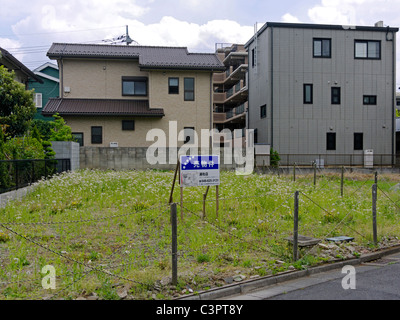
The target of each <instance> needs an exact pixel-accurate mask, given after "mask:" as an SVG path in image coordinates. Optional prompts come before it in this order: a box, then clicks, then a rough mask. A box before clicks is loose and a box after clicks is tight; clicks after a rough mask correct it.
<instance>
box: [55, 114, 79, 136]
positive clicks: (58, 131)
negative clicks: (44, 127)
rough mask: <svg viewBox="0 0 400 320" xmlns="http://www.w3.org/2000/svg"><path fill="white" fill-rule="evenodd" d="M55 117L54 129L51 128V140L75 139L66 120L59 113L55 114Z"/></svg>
mask: <svg viewBox="0 0 400 320" xmlns="http://www.w3.org/2000/svg"><path fill="white" fill-rule="evenodd" d="M53 117H54V129H51V135H50V139H49V140H50V141H74V140H75V139H74V137H73V135H72V130H71V127H70V126H67V124H66V123H65V120H64V119H63V118H62V117H60V116H59V115H58V114H55V115H53Z"/></svg>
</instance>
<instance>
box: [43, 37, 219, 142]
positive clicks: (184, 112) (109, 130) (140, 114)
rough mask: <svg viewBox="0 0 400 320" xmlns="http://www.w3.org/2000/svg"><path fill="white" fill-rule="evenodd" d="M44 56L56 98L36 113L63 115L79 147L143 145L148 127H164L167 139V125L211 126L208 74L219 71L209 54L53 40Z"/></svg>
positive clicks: (198, 130) (179, 129) (180, 128)
mask: <svg viewBox="0 0 400 320" xmlns="http://www.w3.org/2000/svg"><path fill="white" fill-rule="evenodd" d="M47 55H48V57H49V58H50V59H53V60H57V63H58V67H59V72H60V98H57V99H50V101H49V102H48V103H47V105H46V106H45V107H44V108H43V110H42V114H43V115H46V116H51V115H53V114H55V113H58V114H59V115H61V116H62V117H63V118H64V119H65V120H66V122H67V124H68V125H69V126H70V127H71V128H72V131H73V133H74V135H75V137H76V138H77V139H78V141H79V143H80V145H81V146H98V147H110V146H113V147H115V146H118V147H148V146H151V145H152V144H153V143H154V141H148V139H147V134H148V132H149V131H150V130H151V129H161V130H163V132H165V134H166V142H167V146H168V145H169V142H170V137H169V132H170V129H171V124H172V128H174V129H176V131H177V132H178V133H179V132H186V131H187V132H190V131H191V129H194V130H195V131H196V133H197V134H198V136H199V137H200V136H201V129H211V128H212V127H213V123H212V121H213V118H212V108H213V92H212V91H213V73H214V72H219V71H225V66H224V65H223V64H222V63H221V62H220V60H219V59H218V58H217V56H216V55H215V54H209V53H189V52H188V50H187V48H184V47H149V46H128V45H124V46H116V45H92V44H67V43H54V44H53V45H52V46H51V48H50V49H49V51H48V53H47ZM185 129H186V130H185ZM174 133H175V132H174ZM188 134H189V133H188ZM185 139H186V136H185ZM183 143H184V141H178V146H179V145H182V144H183Z"/></svg>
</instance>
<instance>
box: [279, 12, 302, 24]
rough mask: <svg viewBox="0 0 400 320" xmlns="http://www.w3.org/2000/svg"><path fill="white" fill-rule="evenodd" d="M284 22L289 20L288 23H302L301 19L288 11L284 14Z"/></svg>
mask: <svg viewBox="0 0 400 320" xmlns="http://www.w3.org/2000/svg"><path fill="white" fill-rule="evenodd" d="M282 22H287V23H300V20H299V19H298V18H297V17H295V16H293V15H291V14H290V13H286V14H284V15H283V16H282Z"/></svg>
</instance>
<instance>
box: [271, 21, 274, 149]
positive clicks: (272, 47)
mask: <svg viewBox="0 0 400 320" xmlns="http://www.w3.org/2000/svg"><path fill="white" fill-rule="evenodd" d="M273 146H274V27H272V26H271V149H272V148H273Z"/></svg>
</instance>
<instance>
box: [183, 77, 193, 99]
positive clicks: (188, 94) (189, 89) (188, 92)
mask: <svg viewBox="0 0 400 320" xmlns="http://www.w3.org/2000/svg"><path fill="white" fill-rule="evenodd" d="M184 87H185V101H194V78H185V80H184Z"/></svg>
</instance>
